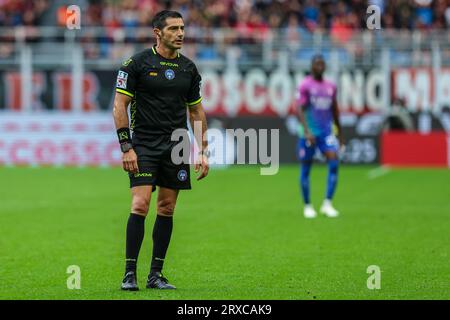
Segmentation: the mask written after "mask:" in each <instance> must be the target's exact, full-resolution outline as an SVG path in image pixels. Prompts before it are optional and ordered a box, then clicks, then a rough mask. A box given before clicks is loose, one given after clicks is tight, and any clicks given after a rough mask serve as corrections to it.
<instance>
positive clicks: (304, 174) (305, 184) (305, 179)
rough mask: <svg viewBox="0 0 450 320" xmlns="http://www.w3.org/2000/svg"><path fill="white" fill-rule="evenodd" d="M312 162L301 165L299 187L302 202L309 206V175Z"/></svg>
mask: <svg viewBox="0 0 450 320" xmlns="http://www.w3.org/2000/svg"><path fill="white" fill-rule="evenodd" d="M311 166H312V162H311V161H305V162H303V163H302V169H301V176H300V187H301V189H302V195H303V201H304V202H305V204H310V199H309V173H310V171H311Z"/></svg>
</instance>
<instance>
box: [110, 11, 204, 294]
mask: <svg viewBox="0 0 450 320" xmlns="http://www.w3.org/2000/svg"><path fill="white" fill-rule="evenodd" d="M152 25H153V28H154V32H155V36H156V39H157V44H156V46H153V47H152V48H150V49H147V50H144V51H142V52H139V53H137V54H135V55H134V56H133V57H132V58H130V59H128V60H127V61H125V62H124V63H123V65H122V67H121V68H120V71H119V73H118V76H117V84H116V96H115V101H114V120H115V124H116V128H117V134H118V137H119V142H120V144H121V149H122V152H123V158H122V160H123V168H124V169H125V170H126V171H128V172H129V177H130V187H131V194H132V203H131V214H130V217H129V219H128V224H127V234H126V266H125V277H124V279H123V282H122V289H123V290H138V285H137V279H136V263H137V259H138V255H139V250H140V248H141V244H142V240H143V238H144V222H145V221H144V220H145V217H146V216H147V213H148V208H149V205H150V199H151V195H152V190H154V189H155V186H159V190H158V199H157V215H156V221H155V224H154V227H153V234H152V236H153V255H152V261H151V266H150V274H149V276H148V279H147V288H158V289H174V288H175V286H173V285H171V284H170V283H169V282H168V280H167V279H166V278H164V277H163V276H162V274H161V271H162V268H163V263H164V259H165V256H166V252H167V248H168V246H169V242H170V238H171V234H172V227H173V214H174V210H175V205H176V201H177V197H178V192H179V190H180V189H190V188H191V184H190V173H189V163H181V164H176V163H175V162H174V161H173V159H172V157H171V155H172V149H173V147H174V146H175V145H176V144H177V143H178V142H176V141H172V140H171V135H172V133H173V131H175V130H177V129H187V112H186V111H187V110H186V109H187V108H188V110H189V118H190V121H191V125H192V127H193V128H194V125H193V123H194V121H199V122H201V124H202V132H206V127H207V126H206V116H205V113H204V111H203V108H202V104H201V100H202V98H201V95H200V81H201V77H200V74H199V73H198V71H197V68H196V66H195V64H194V63H193V62H192V61H191V60H189V59H188V58H186V57H185V56H183V55H182V54H180V53H179V52H178V50H179V49H180V48H181V46H182V44H183V38H184V23H183V19H182V17H181V15H180V14H179V13H178V12H175V11H167V10H164V11H161V12H159V13H157V14H156V15H155V17H154V19H153V21H152ZM130 103H131V111H130V114H131V121H130V123H129V121H128V114H127V107H128V105H129V104H130ZM129 124H130V127H131V128H132V129H133V137H132V139H131V135H130V129H129ZM196 137H197V136H196ZM199 140H202V139H201V137H200V139H199ZM197 142H198V143H199V147H200V150H201V151H200V153H201V154H200V157H199V159H200V163H197V164H196V171H198V170H200V169H201V173H200V175H199V176H198V178H197V179H198V180H199V179H202V178H204V177H205V176H206V175H207V174H208V161H207V157H208V155H207V151H206V149H207V142H206V139H205V140H204V141H197Z"/></svg>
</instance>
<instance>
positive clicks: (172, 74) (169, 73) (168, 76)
mask: <svg viewBox="0 0 450 320" xmlns="http://www.w3.org/2000/svg"><path fill="white" fill-rule="evenodd" d="M164 75H165V76H166V79H168V80H172V79H173V78H175V72H174V71H173V70H172V69H167V70H166V72H164Z"/></svg>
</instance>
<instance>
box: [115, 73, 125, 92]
mask: <svg viewBox="0 0 450 320" xmlns="http://www.w3.org/2000/svg"><path fill="white" fill-rule="evenodd" d="M127 80H128V73H126V72H125V71H119V74H118V75H117V83H116V87H117V88H122V89H126V88H127Z"/></svg>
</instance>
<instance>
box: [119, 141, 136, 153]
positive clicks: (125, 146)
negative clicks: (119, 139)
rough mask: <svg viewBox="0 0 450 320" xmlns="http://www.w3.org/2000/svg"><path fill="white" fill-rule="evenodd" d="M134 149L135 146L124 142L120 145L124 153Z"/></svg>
mask: <svg viewBox="0 0 450 320" xmlns="http://www.w3.org/2000/svg"><path fill="white" fill-rule="evenodd" d="M131 149H133V145H132V144H131V143H129V142H123V143H121V144H120V150H122V152H123V153H125V152H128V151H130V150H131Z"/></svg>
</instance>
